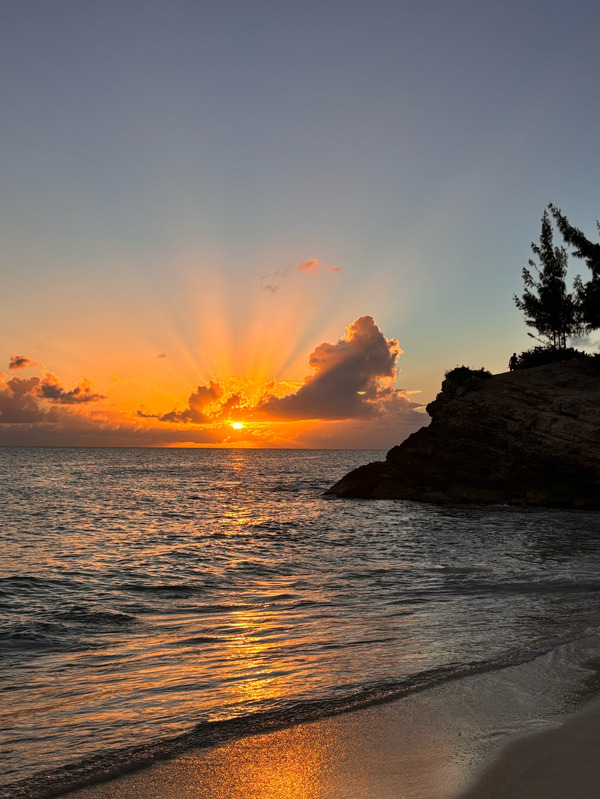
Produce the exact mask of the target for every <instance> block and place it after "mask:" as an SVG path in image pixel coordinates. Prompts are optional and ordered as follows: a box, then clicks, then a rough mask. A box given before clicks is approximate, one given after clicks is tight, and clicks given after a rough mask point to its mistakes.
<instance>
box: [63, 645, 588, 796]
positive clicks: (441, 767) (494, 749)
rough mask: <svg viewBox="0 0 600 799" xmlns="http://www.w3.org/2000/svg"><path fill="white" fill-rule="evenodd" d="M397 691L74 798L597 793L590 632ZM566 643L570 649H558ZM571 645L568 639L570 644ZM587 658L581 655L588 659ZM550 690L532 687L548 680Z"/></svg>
mask: <svg viewBox="0 0 600 799" xmlns="http://www.w3.org/2000/svg"><path fill="white" fill-rule="evenodd" d="M575 646H576V647H577V648H578V652H579V654H580V655H583V656H584V657H585V658H587V660H586V661H585V664H586V665H580V666H579V667H578V668H577V669H574V670H573V669H572V670H571V674H570V678H571V679H573V677H574V676H576V674H577V676H578V680H576V681H575V682H571V683H570V684H569V683H566V684H565V683H564V682H562V678H563V677H565V676H566V672H565V664H566V663H567V660H568V659H570V657H571V656H572V654H573V653H572V651H571V652H569V653H568V652H566V651H563V652H560V651H554V652H552V653H549V654H548V655H546V656H543V657H541V658H538V659H536V660H534V661H532V662H530V663H524V664H520V665H517V666H511V667H508V668H505V669H500V670H495V671H492V672H486V673H482V674H474V675H472V676H470V677H466V678H463V679H460V680H452V681H450V682H447V683H445V684H442V685H438V686H436V687H434V688H430V689H427V690H424V691H420V692H416V693H414V694H411V695H410V696H407V697H405V698H404V699H401V700H397V701H393V702H389V703H386V704H378V705H375V706H372V707H369V708H365V709H363V710H356V711H353V712H350V713H345V714H342V715H338V716H334V717H332V718H327V719H323V720H320V721H316V722H311V723H308V724H300V725H297V726H293V727H290V728H287V729H283V730H278V731H276V732H273V733H268V734H260V735H253V736H249V737H246V738H241V739H239V740H236V741H232V742H229V743H227V744H225V745H223V746H219V747H216V748H213V749H211V748H208V749H197V750H195V751H190V752H189V753H186V754H183V755H181V756H179V757H176V758H174V759H172V760H169V761H166V762H161V763H158V764H156V765H154V766H151V767H149V768H146V769H143V770H141V771H138V772H137V773H134V774H130V775H125V776H122V777H120V778H118V779H114V780H112V781H110V782H106V783H104V784H100V785H96V786H93V787H88V788H85V789H82V790H79V791H76V792H74V793H72V794H69V796H70V797H71V799H139V797H144V799H165V798H166V797H178V799H192V798H193V799H209V797H210V799H276V798H277V799H373V797H377V799H538V797H539V799H542V797H543V799H559V797H560V799H566V797H569V799H592V797H593V798H594V799H595V798H596V797H597V796H598V786H599V785H600V766H599V765H598V759H597V751H598V746H599V745H600V702H599V701H598V700H595V699H594V697H595V696H596V695H597V689H598V679H597V678H598V674H597V671H596V669H595V662H596V661H595V656H596V652H597V650H598V641H597V640H596V639H595V638H594V639H592V640H588V641H587V642H578V643H577V644H576V645H575ZM563 649H569V647H567V648H563ZM570 649H571V650H572V649H573V647H570ZM588 656H589V657H588ZM549 670H551V671H554V672H555V673H556V675H557V682H556V684H555V685H554V686H553V687H552V686H551V687H549V688H548V683H546V688H548V689H547V690H546V689H545V690H543V691H539V692H536V691H535V690H533V689H532V687H533V686H534V685H535V684H536V682H537V683H538V684H540V680H541V679H544V680H546V679H547V676H548V672H549Z"/></svg>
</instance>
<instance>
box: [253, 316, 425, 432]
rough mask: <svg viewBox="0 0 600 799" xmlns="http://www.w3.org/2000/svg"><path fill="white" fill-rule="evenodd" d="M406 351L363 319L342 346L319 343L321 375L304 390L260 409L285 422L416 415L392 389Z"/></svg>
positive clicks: (316, 357) (316, 358) (315, 364)
mask: <svg viewBox="0 0 600 799" xmlns="http://www.w3.org/2000/svg"><path fill="white" fill-rule="evenodd" d="M401 352H402V350H401V349H400V346H399V344H398V341H397V340H396V339H387V338H385V336H384V335H383V333H382V332H381V331H380V329H379V328H378V327H377V325H376V324H375V322H374V321H373V318H372V317H371V316H361V317H360V318H359V319H357V320H356V321H355V322H353V323H352V324H351V325H350V326H349V327H348V329H347V331H346V335H345V337H344V338H342V339H340V340H339V341H338V342H337V343H336V344H328V343H323V344H319V346H318V347H317V348H316V349H315V350H314V352H313V353H312V354H311V356H310V358H309V364H310V365H311V366H312V368H313V369H314V370H315V373H314V374H313V375H310V376H309V377H307V378H306V379H305V382H304V384H303V385H302V386H301V387H300V388H299V389H298V391H296V392H295V393H294V394H291V395H289V396H286V397H274V396H268V397H267V398H265V399H264V400H263V402H262V403H261V404H260V405H259V406H258V411H259V412H260V413H262V414H267V415H270V416H273V417H275V418H277V419H282V420H283V419H295V420H300V419H303V420H309V419H310V420H316V419H320V420H324V419H329V420H334V419H360V418H369V417H375V416H377V415H381V414H382V413H387V414H395V415H398V414H413V413H415V411H414V409H415V408H416V407H418V406H417V405H416V404H415V403H413V402H411V401H410V400H409V399H408V398H407V397H406V395H405V394H404V392H402V391H401V390H400V389H397V388H393V387H392V386H391V383H392V381H393V380H394V378H395V377H396V360H397V358H398V356H399V355H400V354H401ZM421 423H422V422H421Z"/></svg>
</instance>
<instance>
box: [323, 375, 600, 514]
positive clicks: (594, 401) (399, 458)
mask: <svg viewBox="0 0 600 799" xmlns="http://www.w3.org/2000/svg"><path fill="white" fill-rule="evenodd" d="M487 374H488V376H487V379H486V376H485V374H483V373H481V372H480V373H474V372H472V371H471V370H468V369H465V368H460V369H456V370H453V372H451V373H449V375H448V376H447V377H446V379H445V380H444V382H443V384H442V390H441V392H440V393H439V394H438V396H437V397H436V399H435V400H434V401H433V402H431V403H430V404H429V405H428V406H427V412H428V413H429V415H430V416H431V424H430V425H429V426H428V427H423V428H421V429H420V430H418V431H417V432H416V433H413V434H412V435H411V436H410V437H409V438H407V439H406V441H404V442H403V443H402V444H400V445H399V446H396V447H394V448H393V449H391V450H390V451H389V452H388V454H387V457H386V460H385V461H384V462H377V463H369V464H367V465H365V466H361V467H359V468H358V469H355V470H354V471H352V472H350V473H349V474H347V475H346V476H345V477H343V478H342V479H341V480H340V481H339V482H338V483H336V484H335V485H334V486H332V488H330V489H329V490H328V491H327V492H326V494H328V495H333V496H337V497H364V498H373V499H414V500H419V501H422V502H437V503H478V504H492V503H493V504H495V503H501V504H506V503H508V504H513V505H539V506H548V507H566V508H593V509H599V508H600V369H599V367H598V364H597V362H596V360H594V359H578V360H574V361H568V362H563V363H554V364H549V365H547V366H539V367H536V368H531V369H523V370H519V371H515V372H507V373H505V374H499V375H494V376H489V373H487Z"/></svg>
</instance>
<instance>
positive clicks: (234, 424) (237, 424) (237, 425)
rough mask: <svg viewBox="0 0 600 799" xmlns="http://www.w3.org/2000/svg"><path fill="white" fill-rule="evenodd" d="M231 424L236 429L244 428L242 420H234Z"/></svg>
mask: <svg viewBox="0 0 600 799" xmlns="http://www.w3.org/2000/svg"><path fill="white" fill-rule="evenodd" d="M231 426H232V427H233V429H234V430H242V429H243V427H244V425H243V424H242V423H241V422H232V423H231Z"/></svg>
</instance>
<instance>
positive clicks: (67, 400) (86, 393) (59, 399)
mask: <svg viewBox="0 0 600 799" xmlns="http://www.w3.org/2000/svg"><path fill="white" fill-rule="evenodd" d="M37 394H38V396H39V397H41V398H42V399H47V400H50V401H51V402H55V403H57V404H59V405H82V404H85V403H88V402H96V401H97V400H101V399H106V397H105V396H104V395H103V394H92V389H91V383H90V382H89V380H82V381H81V382H80V383H79V385H78V386H76V387H75V388H73V389H71V391H66V390H65V389H64V388H63V387H62V386H61V385H60V382H59V380H58V378H57V377H56V376H55V375H52V374H50V373H47V374H46V375H45V376H44V378H43V380H42V381H41V383H40V384H39V387H38V390H37Z"/></svg>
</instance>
